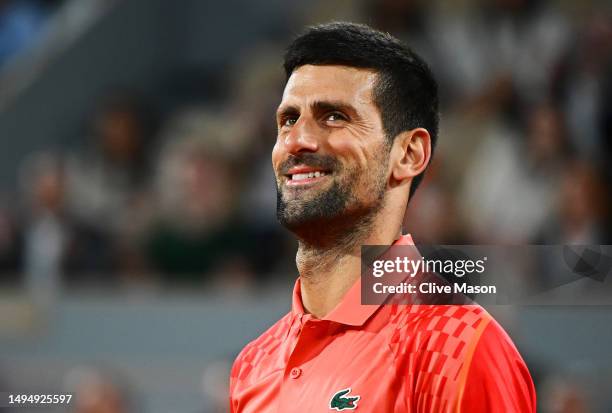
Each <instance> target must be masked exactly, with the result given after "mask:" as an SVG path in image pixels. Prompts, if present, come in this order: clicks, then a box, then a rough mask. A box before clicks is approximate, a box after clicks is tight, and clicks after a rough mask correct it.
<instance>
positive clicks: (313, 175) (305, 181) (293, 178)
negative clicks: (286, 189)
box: [285, 167, 330, 187]
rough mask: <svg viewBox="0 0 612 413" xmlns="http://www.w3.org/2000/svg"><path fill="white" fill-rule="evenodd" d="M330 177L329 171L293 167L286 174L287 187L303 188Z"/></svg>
mask: <svg viewBox="0 0 612 413" xmlns="http://www.w3.org/2000/svg"><path fill="white" fill-rule="evenodd" d="M329 175H330V172H329V171H325V170H322V169H318V168H314V167H294V168H291V169H290V170H289V171H288V172H287V173H286V174H285V177H286V178H287V186H293V187H296V186H305V185H313V184H316V183H318V182H322V181H323V180H325V179H326V178H327V177H328V176H329Z"/></svg>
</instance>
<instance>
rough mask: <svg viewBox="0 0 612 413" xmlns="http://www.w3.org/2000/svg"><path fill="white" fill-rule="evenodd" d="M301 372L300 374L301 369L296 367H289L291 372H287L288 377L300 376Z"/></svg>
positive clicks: (295, 377)
mask: <svg viewBox="0 0 612 413" xmlns="http://www.w3.org/2000/svg"><path fill="white" fill-rule="evenodd" d="M301 374H302V369H298V368H297V367H294V368H292V369H291V372H290V373H289V377H291V378H292V379H297V378H298V377H300V375H301Z"/></svg>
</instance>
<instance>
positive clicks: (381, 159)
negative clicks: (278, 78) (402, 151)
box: [272, 65, 389, 235]
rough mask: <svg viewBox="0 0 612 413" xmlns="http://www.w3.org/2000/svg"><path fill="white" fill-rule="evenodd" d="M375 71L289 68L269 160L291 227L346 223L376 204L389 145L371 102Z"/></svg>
mask: <svg viewBox="0 0 612 413" xmlns="http://www.w3.org/2000/svg"><path fill="white" fill-rule="evenodd" d="M376 78H377V75H376V73H375V72H374V71H371V70H367V69H357V68H352V67H346V66H331V65H330V66H315V65H304V66H301V67H299V68H297V69H296V70H294V72H293V73H292V74H291V77H290V78H289V80H288V82H287V85H286V87H285V91H284V93H283V98H282V101H281V103H280V105H279V107H278V110H277V114H276V119H277V126H278V136H277V140H276V144H275V145H274V149H273V151H272V165H273V167H274V172H275V174H276V182H277V190H278V203H277V215H278V218H279V220H280V222H281V223H282V224H283V225H285V226H286V227H287V228H289V229H290V230H292V231H294V232H295V233H296V234H298V235H303V233H304V232H307V231H314V230H322V229H323V227H322V225H325V229H327V230H330V229H333V228H336V229H338V230H341V231H342V230H344V231H346V230H352V228H354V227H355V226H359V225H362V224H364V223H365V222H367V220H368V219H370V218H371V217H373V216H374V215H375V213H376V212H377V211H378V210H379V209H380V208H381V207H382V205H383V202H384V194H385V189H386V186H387V178H388V154H389V145H388V142H387V139H386V137H385V133H384V131H383V126H382V122H381V117H380V113H379V110H378V109H377V107H376V106H375V104H374V101H373V93H372V92H373V87H374V85H375V82H376ZM315 224H318V225H315ZM315 226H316V227H318V228H315Z"/></svg>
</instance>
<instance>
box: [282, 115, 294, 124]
mask: <svg viewBox="0 0 612 413" xmlns="http://www.w3.org/2000/svg"><path fill="white" fill-rule="evenodd" d="M295 122H297V118H296V117H287V118H285V119H283V121H282V123H281V125H282V126H293V125H295Z"/></svg>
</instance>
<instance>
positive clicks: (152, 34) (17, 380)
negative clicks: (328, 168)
mask: <svg viewBox="0 0 612 413" xmlns="http://www.w3.org/2000/svg"><path fill="white" fill-rule="evenodd" d="M331 20H350V21H355V22H365V23H368V24H370V25H372V26H374V27H376V28H378V29H381V30H384V31H388V32H390V33H392V34H394V35H395V36H397V37H399V38H401V39H403V40H405V41H406V42H407V43H408V44H409V45H410V46H411V47H412V48H413V49H415V51H417V52H418V53H419V54H421V55H422V56H423V57H424V58H425V59H426V60H427V61H428V62H429V63H430V65H431V66H432V69H433V71H434V73H435V75H436V76H437V79H438V81H439V84H440V93H441V103H442V105H441V131H440V139H439V146H438V148H437V149H436V153H435V156H434V161H433V164H432V165H431V167H430V168H429V169H428V172H427V175H426V179H425V182H424V184H423V185H422V186H421V187H420V188H419V190H418V191H417V192H416V195H415V197H414V199H413V200H412V201H411V205H410V212H409V214H408V216H407V218H406V222H405V228H406V229H407V231H408V232H410V233H412V234H413V237H414V238H415V240H416V241H417V243H435V244H564V243H573V244H612V242H611V238H612V226H611V225H610V223H611V208H610V205H611V203H610V185H611V182H612V168H611V167H610V166H611V162H610V161H611V158H612V140H611V137H612V5H611V4H610V3H609V2H605V1H601V2H598V1H578V0H574V1H570V0H565V1H545V0H453V1H451V0H446V1H417V0H403V1H402V0H333V1H332V0H310V1H305V0H299V1H292V2H287V1H281V0H263V1H257V2H253V1H247V0H225V1H223V2H203V1H198V0H180V1H173V2H170V1H163V0H0V142H1V147H0V148H1V150H0V391H21V392H28V393H30V392H43V393H48V392H55V393H57V392H72V393H74V394H75V395H76V396H75V402H74V403H73V404H72V406H71V411H74V412H78V413H119V412H121V413H124V412H125V413H127V412H152V413H172V412H177V413H178V412H188V413H196V412H199V413H203V412H224V411H226V405H227V380H228V379H227V377H228V375H229V368H230V365H231V362H232V360H233V358H234V357H235V355H236V354H237V352H238V351H239V350H240V349H241V348H242V347H243V346H244V345H245V344H246V343H247V342H248V341H250V340H252V339H253V338H255V337H256V336H257V335H259V334H260V333H261V332H262V331H263V330H264V329H265V328H266V327H267V326H269V325H270V324H271V323H272V322H274V321H276V320H277V319H278V318H279V317H280V316H282V315H283V314H284V313H286V312H287V311H288V310H289V307H290V298H291V288H292V285H293V282H294V280H295V278H296V277H297V273H296V270H295V265H294V252H295V247H296V243H295V241H294V240H293V239H292V238H291V236H290V235H289V234H288V233H286V232H285V231H284V230H283V229H282V228H281V227H280V226H279V225H278V224H277V222H276V219H275V202H276V198H275V185H274V180H273V174H272V170H271V163H270V151H271V148H272V145H273V143H274V141H275V137H276V128H275V123H274V111H275V108H276V105H277V104H278V102H279V100H280V96H281V93H282V88H283V81H284V76H283V72H282V54H283V50H284V48H285V47H286V46H287V44H288V43H289V41H290V40H291V39H292V38H293V37H294V36H295V35H297V34H298V33H300V32H301V31H302V29H303V28H304V26H306V25H310V24H316V23H323V22H327V21H331ZM608 281H609V280H608ZM491 312H493V313H494V314H495V315H496V316H497V317H498V318H499V320H500V321H501V323H502V324H503V325H504V327H505V328H506V329H507V330H508V331H509V332H510V334H511V336H512V337H513V339H514V340H515V342H516V344H517V346H518V347H519V349H520V350H521V353H522V354H523V355H524V358H525V359H526V361H527V363H528V365H529V367H530V369H531V372H532V374H533V377H534V380H535V382H536V385H537V389H538V397H539V400H538V404H539V410H540V411H542V412H550V413H583V412H610V411H612V394H611V392H610V388H611V386H612V384H611V383H612V328H610V326H612V307H609V306H608V307H604V306H582V307H576V306H566V307H562V306H555V307H503V308H501V307H500V308H492V309H491ZM0 410H2V409H1V408H0ZM5 410H6V409H5ZM6 411H8V410H6ZM40 411H42V410H40ZM58 411H59V410H58Z"/></svg>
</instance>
